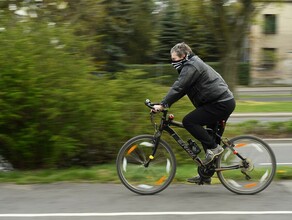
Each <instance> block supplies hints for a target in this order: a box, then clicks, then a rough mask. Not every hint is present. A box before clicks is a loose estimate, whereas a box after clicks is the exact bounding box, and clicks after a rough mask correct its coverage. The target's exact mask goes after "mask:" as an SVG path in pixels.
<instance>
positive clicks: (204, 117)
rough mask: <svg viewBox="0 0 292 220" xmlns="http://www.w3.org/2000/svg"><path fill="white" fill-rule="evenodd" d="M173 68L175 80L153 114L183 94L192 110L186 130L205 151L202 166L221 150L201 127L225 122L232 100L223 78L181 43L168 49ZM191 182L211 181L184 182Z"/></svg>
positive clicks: (202, 179) (186, 119)
mask: <svg viewBox="0 0 292 220" xmlns="http://www.w3.org/2000/svg"><path fill="white" fill-rule="evenodd" d="M170 55H171V60H172V65H173V67H174V68H175V69H176V70H177V71H178V73H179V76H178V79H177V80H176V81H175V82H174V84H173V85H172V87H171V88H170V90H169V92H168V93H167V94H166V96H165V97H164V98H163V100H162V101H161V103H160V104H159V105H154V110H153V111H154V112H158V111H162V110H163V109H164V108H169V107H171V105H172V104H173V103H175V102H176V101H178V100H179V99H180V98H182V97H183V96H184V95H187V96H188V97H189V99H190V101H191V102H192V104H193V105H194V107H195V109H194V110H193V111H191V112H190V113H188V114H187V115H186V116H185V117H184V118H183V121H182V123H183V125H184V127H185V128H186V130H187V131H188V132H189V133H190V134H191V135H193V136H194V137H195V138H196V139H197V140H198V141H200V142H201V143H202V146H203V148H204V150H205V153H206V155H205V159H204V160H203V163H204V164H205V165H207V164H209V163H210V162H211V161H213V159H214V157H215V156H218V155H220V154H221V153H222V152H223V148H222V147H221V146H220V145H218V144H217V143H216V141H215V140H214V139H213V138H212V137H211V136H210V135H209V134H208V132H207V131H206V130H205V129H204V127H203V126H208V127H211V128H212V127H214V125H215V124H216V123H217V122H218V121H221V120H225V121H227V119H228V118H229V116H230V115H231V113H232V112H233V110H234V109H235V100H234V97H233V94H232V92H231V91H230V90H229V89H228V85H227V84H226V82H225V81H224V79H223V78H222V77H221V76H220V74H219V73H217V72H216V71H215V70H214V69H213V68H211V67H210V66H209V65H207V64H206V63H204V62H203V61H202V60H201V59H200V58H199V57H198V56H197V55H195V54H194V53H193V52H192V49H191V48H190V47H189V46H188V45H187V44H186V43H184V42H182V43H178V44H176V45H175V46H174V47H173V48H172V49H171V50H170ZM187 181H188V182H191V183H202V182H204V183H208V184H210V183H211V178H210V177H209V178H203V177H201V176H200V175H198V176H195V177H193V178H189V179H188V180H187Z"/></svg>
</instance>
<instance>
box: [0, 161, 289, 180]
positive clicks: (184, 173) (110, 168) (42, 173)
mask: <svg viewBox="0 0 292 220" xmlns="http://www.w3.org/2000/svg"><path fill="white" fill-rule="evenodd" d="M196 174H197V168H196V167H195V165H193V164H182V165H178V166H177V172H176V176H175V179H174V180H173V183H185V182H186V181H185V180H186V179H187V178H189V177H192V176H194V175H196ZM288 179H289V180H291V179H292V167H284V166H283V167H278V168H277V173H276V177H275V180H288ZM55 182H75V183H76V182H77V183H78V182H88V183H120V181H119V179H118V176H117V172H116V167H115V165H114V164H105V165H99V166H95V167H91V168H71V169H67V170H39V171H22V172H20V171H13V172H0V183H16V184H37V183H55ZM212 182H213V183H219V180H218V178H216V175H214V178H213V180H212Z"/></svg>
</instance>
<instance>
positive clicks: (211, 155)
mask: <svg viewBox="0 0 292 220" xmlns="http://www.w3.org/2000/svg"><path fill="white" fill-rule="evenodd" d="M223 151H224V149H223V148H222V147H221V146H220V145H217V147H216V148H214V149H207V151H206V159H205V160H203V164H204V165H207V164H209V163H210V162H212V161H213V160H214V157H216V156H218V155H220V154H222V153H223Z"/></svg>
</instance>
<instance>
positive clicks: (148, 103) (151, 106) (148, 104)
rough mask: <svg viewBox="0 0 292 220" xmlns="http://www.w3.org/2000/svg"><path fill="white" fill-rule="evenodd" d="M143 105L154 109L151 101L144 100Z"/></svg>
mask: <svg viewBox="0 0 292 220" xmlns="http://www.w3.org/2000/svg"><path fill="white" fill-rule="evenodd" d="M145 105H146V106H147V107H148V108H151V109H154V108H153V105H154V104H152V103H151V101H150V100H149V99H146V100H145Z"/></svg>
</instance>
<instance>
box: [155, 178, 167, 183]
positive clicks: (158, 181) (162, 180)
mask: <svg viewBox="0 0 292 220" xmlns="http://www.w3.org/2000/svg"><path fill="white" fill-rule="evenodd" d="M165 179H166V176H163V177H161V178H160V179H159V180H157V181H156V182H155V184H156V185H161V184H162V183H163V182H164V181H165Z"/></svg>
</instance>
